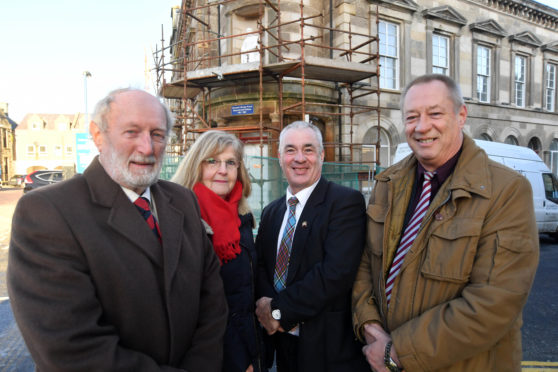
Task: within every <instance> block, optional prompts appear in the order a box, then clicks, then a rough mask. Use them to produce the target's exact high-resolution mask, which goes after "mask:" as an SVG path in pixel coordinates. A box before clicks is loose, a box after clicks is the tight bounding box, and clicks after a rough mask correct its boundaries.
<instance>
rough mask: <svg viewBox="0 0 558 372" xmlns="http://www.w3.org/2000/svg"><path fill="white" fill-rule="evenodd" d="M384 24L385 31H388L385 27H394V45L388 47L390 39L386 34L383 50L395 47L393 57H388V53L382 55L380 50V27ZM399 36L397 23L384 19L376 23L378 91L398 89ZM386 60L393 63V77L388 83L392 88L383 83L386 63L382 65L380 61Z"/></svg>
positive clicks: (399, 31)
mask: <svg viewBox="0 0 558 372" xmlns="http://www.w3.org/2000/svg"><path fill="white" fill-rule="evenodd" d="M382 23H384V24H385V25H386V31H388V29H387V27H389V26H394V27H395V45H393V46H392V45H389V39H390V37H391V35H390V34H389V33H387V32H386V35H387V37H386V39H387V40H386V44H385V49H386V50H387V49H389V48H390V47H395V55H390V54H388V53H385V54H382V53H381V50H382V38H381V37H380V26H381V24H382ZM400 35H401V25H400V24H399V23H396V22H391V21H388V20H385V19H380V20H379V23H378V41H379V51H378V53H379V55H380V71H381V72H380V89H390V90H398V89H399V77H400V60H401V53H400V45H399V44H400V42H399V40H400ZM386 59H389V60H391V61H394V63H393V77H392V78H390V82H391V83H392V84H393V86H386V84H385V82H386V78H385V76H387V74H385V73H384V72H383V71H385V70H384V69H385V68H388V66H387V64H386V63H382V61H385V60H386ZM384 66H385V67H384Z"/></svg>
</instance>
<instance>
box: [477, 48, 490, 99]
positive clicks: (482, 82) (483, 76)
mask: <svg viewBox="0 0 558 372" xmlns="http://www.w3.org/2000/svg"><path fill="white" fill-rule="evenodd" d="M490 74H491V71H490V49H489V48H487V47H485V46H481V45H479V46H477V98H478V100H479V101H480V102H490Z"/></svg>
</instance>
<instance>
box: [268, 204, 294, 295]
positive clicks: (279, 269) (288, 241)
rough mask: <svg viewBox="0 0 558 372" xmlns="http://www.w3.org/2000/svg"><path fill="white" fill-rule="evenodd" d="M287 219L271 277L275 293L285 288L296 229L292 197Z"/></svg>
mask: <svg viewBox="0 0 558 372" xmlns="http://www.w3.org/2000/svg"><path fill="white" fill-rule="evenodd" d="M288 203H289V217H288V218H287V224H286V225H285V230H283V237H282V238H281V243H280V244H279V252H278V253H277V261H276V262H275V274H274V275H273V286H274V287H275V289H276V290H277V292H280V291H282V290H283V289H285V287H286V286H287V268H288V266H289V258H290V256H291V247H292V245H293V236H294V232H295V228H296V205H297V203H298V199H297V198H296V197H295V196H293V197H291V198H289V200H288Z"/></svg>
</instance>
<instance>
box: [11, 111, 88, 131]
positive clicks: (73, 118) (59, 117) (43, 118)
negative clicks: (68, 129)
mask: <svg viewBox="0 0 558 372" xmlns="http://www.w3.org/2000/svg"><path fill="white" fill-rule="evenodd" d="M37 121H39V122H40V123H42V124H43V129H51V130H54V129H58V128H57V127H56V124H57V123H60V122H65V123H71V124H72V129H75V126H76V125H81V126H82V125H83V121H84V115H83V114H82V113H79V112H78V113H75V114H40V113H30V114H26V115H25V116H24V117H23V119H22V120H21V123H19V126H18V129H19V130H24V129H30V128H31V124H32V123H35V122H37Z"/></svg>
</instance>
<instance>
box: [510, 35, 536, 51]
mask: <svg viewBox="0 0 558 372" xmlns="http://www.w3.org/2000/svg"><path fill="white" fill-rule="evenodd" d="M509 39H510V42H518V43H521V44H524V45H529V46H531V47H534V48H538V47H540V46H541V45H542V41H540V40H539V38H538V37H536V36H535V34H533V33H532V32H531V31H523V32H520V33H518V34H514V35H510V37H509Z"/></svg>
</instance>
